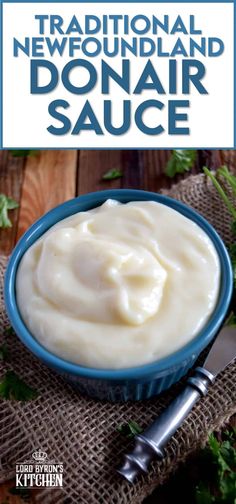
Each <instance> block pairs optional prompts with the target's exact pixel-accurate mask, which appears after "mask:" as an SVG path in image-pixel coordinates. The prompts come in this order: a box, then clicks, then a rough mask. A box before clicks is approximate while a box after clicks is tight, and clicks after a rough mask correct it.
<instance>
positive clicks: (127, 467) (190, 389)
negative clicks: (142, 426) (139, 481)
mask: <svg viewBox="0 0 236 504" xmlns="http://www.w3.org/2000/svg"><path fill="white" fill-rule="evenodd" d="M214 378H215V376H214V375H213V374H211V373H210V372H209V371H207V370H206V369H205V368H202V367H198V368H196V369H195V373H194V375H193V376H192V377H190V378H188V380H187V384H188V385H187V386H186V387H185V389H184V390H183V391H182V392H181V393H180V394H179V396H178V397H177V398H176V399H174V401H173V402H172V403H171V404H170V405H169V406H168V407H167V409H166V410H165V411H163V413H162V414H161V415H160V416H159V417H158V418H157V419H156V420H155V421H154V422H153V424H152V425H151V426H150V427H148V428H147V429H146V430H145V431H144V432H143V433H142V434H139V435H138V436H135V445H134V449H133V451H132V452H131V453H128V454H126V455H125V457H124V458H125V460H124V463H123V464H122V466H121V467H120V468H119V469H118V470H117V472H118V473H119V474H120V475H121V476H123V477H124V478H126V479H127V480H128V481H129V482H130V483H133V481H134V480H135V478H136V477H137V476H138V475H139V474H140V473H141V472H147V470H148V466H149V464H150V462H151V461H152V460H153V459H154V458H157V457H159V458H163V457H164V451H163V449H164V447H165V445H166V444H167V442H168V441H169V440H170V438H171V437H172V436H173V434H174V433H175V432H176V431H177V429H178V428H179V427H180V425H181V424H182V422H183V421H184V419H185V418H186V417H187V415H188V414H189V412H190V411H191V409H192V408H193V406H194V404H195V403H196V402H197V401H198V399H199V398H200V397H201V396H204V395H206V393H207V391H208V387H209V385H211V383H213V381H214Z"/></svg>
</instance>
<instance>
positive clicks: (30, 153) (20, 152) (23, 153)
mask: <svg viewBox="0 0 236 504" xmlns="http://www.w3.org/2000/svg"><path fill="white" fill-rule="evenodd" d="M38 152H39V151H38V150H10V153H11V155H12V156H13V157H27V156H36V155H37V154H38Z"/></svg>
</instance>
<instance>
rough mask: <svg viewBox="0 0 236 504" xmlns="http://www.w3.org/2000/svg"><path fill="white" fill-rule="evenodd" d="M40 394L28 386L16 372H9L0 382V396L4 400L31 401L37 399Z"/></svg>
mask: <svg viewBox="0 0 236 504" xmlns="http://www.w3.org/2000/svg"><path fill="white" fill-rule="evenodd" d="M37 395H38V393H37V391H36V390H34V389H33V388H31V387H30V386H29V385H27V384H26V383H25V382H24V381H23V380H22V379H21V378H19V376H17V374H16V373H14V371H7V372H6V374H5V376H4V377H3V379H2V380H1V381H0V396H1V397H3V398H4V399H15V400H16V401H29V400H30V399H35V398H36V397H37Z"/></svg>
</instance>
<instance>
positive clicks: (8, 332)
mask: <svg viewBox="0 0 236 504" xmlns="http://www.w3.org/2000/svg"><path fill="white" fill-rule="evenodd" d="M13 334H15V332H14V329H13V327H11V326H9V327H6V329H4V336H6V338H7V337H8V336H12V335H13Z"/></svg>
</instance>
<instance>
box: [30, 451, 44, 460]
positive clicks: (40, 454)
mask: <svg viewBox="0 0 236 504" xmlns="http://www.w3.org/2000/svg"><path fill="white" fill-rule="evenodd" d="M32 457H33V459H34V460H36V462H44V461H45V460H46V458H47V454H46V452H44V451H42V450H39V451H35V452H34V453H32Z"/></svg>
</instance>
